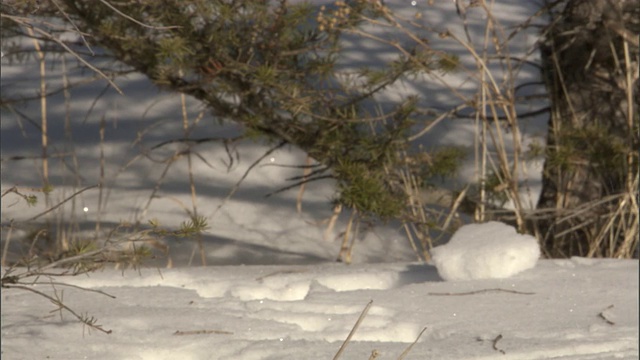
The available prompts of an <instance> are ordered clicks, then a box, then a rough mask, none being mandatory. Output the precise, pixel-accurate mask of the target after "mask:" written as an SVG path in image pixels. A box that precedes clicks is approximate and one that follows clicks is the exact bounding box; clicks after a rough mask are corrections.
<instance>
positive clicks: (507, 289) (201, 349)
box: [2, 258, 639, 360]
mask: <svg viewBox="0 0 640 360" xmlns="http://www.w3.org/2000/svg"><path fill="white" fill-rule="evenodd" d="M638 270H639V269H638V262H637V261H634V260H609V259H607V260H590V259H581V258H576V259H572V260H541V261H540V262H538V265H537V266H536V267H535V268H534V269H531V270H527V271H525V272H522V273H520V274H518V275H515V276H514V277H512V278H508V279H503V280H472V281H460V282H443V281H441V280H440V278H439V277H438V275H437V272H436V270H435V269H434V268H433V267H431V266H428V265H424V264H418V263H415V264H412V263H394V264H375V265H373V264H363V265H351V266H345V265H341V264H323V265H312V266H222V267H218V266H215V267H207V268H189V269H184V268H182V269H169V270H162V271H161V274H159V273H158V271H157V270H155V269H144V270H142V272H141V274H138V273H136V272H134V271H126V272H125V273H124V275H123V274H122V273H121V272H120V271H115V270H108V271H102V272H99V273H95V274H92V275H91V276H89V277H85V276H80V277H75V278H69V279H65V280H66V281H67V282H69V283H72V284H76V285H81V286H86V287H89V288H92V289H100V290H103V291H105V292H107V293H109V294H110V295H113V296H115V297H116V298H115V299H112V298H109V297H107V296H104V295H100V294H96V293H87V292H80V291H79V290H75V289H69V288H67V289H65V290H64V299H65V303H66V304H67V305H69V306H72V307H73V308H74V309H75V310H76V311H78V312H81V313H87V314H89V315H91V316H95V317H96V318H97V319H98V324H100V325H102V326H103V327H104V328H105V329H109V330H112V333H111V334H109V335H106V334H103V333H100V332H97V331H95V330H94V331H92V332H91V334H87V329H86V328H83V327H82V326H81V325H80V324H79V323H78V322H77V321H75V320H73V319H72V318H71V317H70V316H69V315H64V317H63V319H62V320H61V319H60V317H59V316H58V313H57V312H53V313H52V312H51V310H52V309H53V308H54V307H53V305H51V304H50V303H49V302H48V301H47V300H45V299H42V298H40V297H37V296H34V295H33V294H31V293H27V292H21V291H15V290H13V291H5V290H3V292H2V351H3V354H2V358H3V359H64V360H68V359H104V360H112V359H131V360H133V359H149V360H155V359H166V360H170V359H185V360H190V359H247V360H248V359H273V360H278V359H332V358H333V356H334V355H335V354H336V353H337V351H338V349H339V348H340V346H341V344H342V342H343V340H344V339H346V337H347V335H348V334H349V332H350V330H351V329H352V327H353V326H354V324H355V323H356V320H357V319H358V317H359V315H360V313H361V312H362V311H363V309H364V308H365V306H366V305H367V303H368V302H369V301H371V300H373V304H372V306H371V308H370V309H369V311H368V314H367V315H366V316H365V317H364V320H363V321H362V323H361V325H360V327H359V329H358V330H357V331H356V333H355V335H354V336H353V338H352V340H351V342H350V343H349V344H348V345H347V347H346V348H345V350H344V353H343V354H342V356H341V359H359V360H366V359H369V358H370V355H371V354H372V352H373V351H377V352H378V353H379V356H378V357H377V358H378V359H398V358H399V356H400V354H401V353H402V352H403V351H404V350H405V349H406V348H407V347H408V346H409V345H410V344H411V343H412V342H413V341H414V340H415V339H416V338H417V336H418V334H419V333H420V332H421V330H422V329H423V328H426V330H425V332H424V334H423V335H422V337H421V338H420V340H419V341H418V343H417V344H416V345H415V346H414V347H413V348H412V349H411V351H410V352H409V354H408V355H407V356H406V358H405V359H456V360H464V359H505V360H506V359H517V360H527V359H581V360H585V359H593V360H595V359H598V360H605V359H612V360H613V359H637V358H638ZM38 288H41V289H46V288H47V285H41V286H38ZM61 290H62V288H61V287H59V288H58V291H61Z"/></svg>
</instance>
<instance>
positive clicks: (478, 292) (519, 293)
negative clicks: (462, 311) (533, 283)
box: [428, 288, 535, 296]
mask: <svg viewBox="0 0 640 360" xmlns="http://www.w3.org/2000/svg"><path fill="white" fill-rule="evenodd" d="M488 292H506V293H511V294H518V295H534V294H535V293H534V292H525V291H517V290H509V289H500V288H495V289H482V290H475V291H468V292H461V293H452V292H446V293H441V292H430V293H428V295H433V296H465V295H477V294H483V293H488Z"/></svg>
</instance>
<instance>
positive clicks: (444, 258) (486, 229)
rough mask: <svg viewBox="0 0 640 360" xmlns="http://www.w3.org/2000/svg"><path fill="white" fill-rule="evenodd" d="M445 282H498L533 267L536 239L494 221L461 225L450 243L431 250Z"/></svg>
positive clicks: (537, 254) (538, 252)
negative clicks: (484, 280)
mask: <svg viewBox="0 0 640 360" xmlns="http://www.w3.org/2000/svg"><path fill="white" fill-rule="evenodd" d="M431 255H432V260H433V262H434V264H435V266H436V268H437V269H438V274H439V275H440V277H442V278H443V279H444V280H447V281H455V280H473V279H500V278H507V277H510V276H512V275H515V274H517V273H519V272H522V271H524V270H528V269H531V268H533V267H534V266H535V265H536V262H537V261H538V258H539V257H540V247H539V245H538V240H537V239H536V238H535V237H533V236H531V235H526V234H518V233H517V232H516V229H515V228H514V227H512V226H509V225H506V224H503V223H501V222H497V221H490V222H488V223H484V224H468V225H464V226H462V227H461V228H460V229H458V231H456V233H455V234H453V237H452V238H451V240H449V242H448V243H447V244H445V245H440V246H436V247H435V248H433V249H432V251H431Z"/></svg>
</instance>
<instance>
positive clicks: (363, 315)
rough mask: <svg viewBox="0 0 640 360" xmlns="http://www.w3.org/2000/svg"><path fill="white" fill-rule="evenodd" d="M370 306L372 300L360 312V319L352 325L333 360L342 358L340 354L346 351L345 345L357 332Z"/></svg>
mask: <svg viewBox="0 0 640 360" xmlns="http://www.w3.org/2000/svg"><path fill="white" fill-rule="evenodd" d="M371 305H373V300H371V301H369V303H368V304H367V306H365V308H364V310H362V313H360V317H358V320H357V321H356V323H355V324H354V325H353V328H352V329H351V331H350V332H349V335H348V336H347V338H346V339H345V340H344V342H343V343H342V346H340V349H338V352H337V353H336V355H335V356H334V357H333V360H337V359H339V358H340V356H342V353H343V352H344V350H345V349H346V347H347V345H348V344H349V342H350V341H351V338H352V337H353V335H355V333H356V331H358V328H359V327H360V324H361V323H362V320H364V318H365V316H367V313H368V312H369V309H370V308H371Z"/></svg>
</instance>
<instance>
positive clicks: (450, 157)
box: [410, 146, 466, 186]
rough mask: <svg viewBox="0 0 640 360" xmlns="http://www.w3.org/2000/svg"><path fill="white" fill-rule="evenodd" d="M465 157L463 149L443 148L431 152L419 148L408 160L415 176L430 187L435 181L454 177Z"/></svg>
mask: <svg viewBox="0 0 640 360" xmlns="http://www.w3.org/2000/svg"><path fill="white" fill-rule="evenodd" d="M465 156H466V152H465V150H464V149H462V148H459V147H455V146H445V147H441V148H438V149H434V150H431V151H425V150H423V149H422V148H419V149H418V152H416V153H415V154H413V155H412V156H411V159H410V160H411V165H412V167H413V168H414V169H415V172H416V174H418V176H419V177H420V178H421V179H423V185H424V186H430V185H433V182H434V181H436V180H439V181H444V180H445V179H447V178H451V177H454V176H455V175H456V174H457V173H458V169H459V168H460V165H461V164H462V161H463V160H464V158H465Z"/></svg>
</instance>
